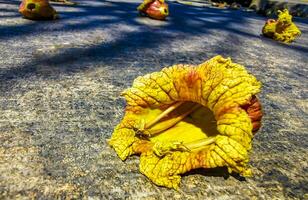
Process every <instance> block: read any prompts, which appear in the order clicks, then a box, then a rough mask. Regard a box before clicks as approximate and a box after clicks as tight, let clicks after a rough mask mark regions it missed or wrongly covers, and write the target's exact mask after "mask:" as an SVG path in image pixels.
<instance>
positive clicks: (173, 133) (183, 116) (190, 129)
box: [109, 56, 262, 189]
mask: <svg viewBox="0 0 308 200" xmlns="http://www.w3.org/2000/svg"><path fill="white" fill-rule="evenodd" d="M260 87H261V84H260V82H258V81H257V80H256V78H255V77H254V76H253V75H250V74H248V73H247V71H246V70H245V68H244V67H243V66H241V65H239V64H235V63H232V61H231V59H224V58H223V57H221V56H216V57H214V58H212V59H210V60H208V61H206V62H204V63H202V64H200V65H198V66H191V65H174V66H171V67H168V68H164V69H163V70H162V71H160V72H154V73H151V74H147V75H145V76H140V77H138V78H136V79H135V81H134V82H133V86H132V87H131V88H129V89H127V90H125V91H124V92H123V93H122V95H123V96H124V97H125V99H126V102H127V107H126V110H125V116H124V118H123V120H122V121H121V123H120V124H119V125H118V126H117V127H116V128H115V130H114V133H113V135H112V137H111V139H110V140H109V144H110V145H111V146H112V147H113V148H114V149H115V151H116V152H117V154H118V156H119V157H120V158H121V159H122V160H125V159H126V158H127V157H128V156H130V155H132V154H140V171H141V173H143V174H144V175H146V176H147V177H148V178H149V179H151V180H152V181H153V182H154V183H155V184H157V185H160V186H165V187H169V188H175V189H177V188H178V185H179V182H180V179H181V177H180V174H183V173H185V172H188V171H190V170H192V169H196V168H215V167H224V166H226V167H227V168H228V171H229V172H232V171H234V172H237V173H240V174H241V175H243V176H248V175H250V174H251V171H250V169H249V168H248V166H247V163H248V161H249V157H248V152H249V150H250V149H251V140H252V138H253V133H254V132H253V131H256V130H257V129H258V128H259V127H260V120H261V117H262V112H261V105H260V103H259V101H258V99H257V98H256V97H255V94H257V93H259V92H260Z"/></svg>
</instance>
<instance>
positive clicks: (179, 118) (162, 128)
mask: <svg viewBox="0 0 308 200" xmlns="http://www.w3.org/2000/svg"><path fill="white" fill-rule="evenodd" d="M182 103H183V102H181V104H182ZM178 106H179V105H177V107H178ZM200 107H201V105H200V104H196V105H194V106H193V107H192V108H191V109H189V110H187V111H186V112H184V113H182V114H181V115H179V116H177V117H175V118H172V119H171V120H170V121H169V122H168V123H165V124H164V126H162V124H160V125H161V127H160V128H159V129H156V130H155V129H154V130H149V132H150V134H151V136H153V135H155V134H158V133H160V132H162V131H165V130H167V129H169V128H171V127H172V126H174V125H176V124H177V123H179V122H180V121H182V119H184V118H185V117H186V116H187V115H189V114H191V113H192V112H194V111H195V110H197V109H198V108H200ZM168 109H169V108H168ZM168 109H167V110H168ZM172 110H174V109H172ZM170 112H171V111H170ZM170 112H168V113H170ZM159 117H160V119H162V118H163V117H161V115H159ZM154 121H155V123H157V122H158V121H159V120H157V118H156V119H155V120H154ZM155 123H154V124H153V123H151V126H153V125H155ZM146 127H149V126H146Z"/></svg>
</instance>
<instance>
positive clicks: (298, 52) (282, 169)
mask: <svg viewBox="0 0 308 200" xmlns="http://www.w3.org/2000/svg"><path fill="white" fill-rule="evenodd" d="M77 2H78V3H79V4H78V5H76V6H65V5H61V4H57V5H56V6H55V8H56V9H57V10H58V11H59V13H60V17H61V19H60V20H57V21H39V22H35V21H30V20H26V19H23V18H21V17H20V16H19V14H18V13H17V8H18V4H19V2H18V1H15V0H0V199H31V198H38V199H54V198H62V199H65V198H67V199H71V198H78V199H80V198H84V199H87V198H88V197H91V198H92V199H307V198H308V181H307V177H308V164H307V157H308V150H307V148H308V137H307V124H308V122H307V108H308V102H307V94H308V93H307V74H308V73H307V61H308V53H307V52H308V37H307V32H308V26H307V24H308V22H307V20H303V19H297V18H296V19H295V22H296V24H297V25H298V26H299V28H300V29H301V30H302V36H301V37H300V38H298V40H296V41H295V43H292V44H291V45H285V44H281V43H277V42H275V41H272V40H270V39H267V38H263V37H261V36H260V32H261V28H262V26H263V23H264V21H265V20H266V18H263V17H260V16H257V15H255V14H253V13H246V12H243V11H239V10H237V11H234V10H221V9H213V8H203V7H196V6H187V5H181V4H177V3H172V2H170V13H171V16H170V17H169V19H168V21H166V22H160V21H153V20H150V19H146V18H140V17H138V16H137V12H136V7H137V5H138V4H139V3H140V2H137V1H131V0H130V1H119V0H114V1H102V0H88V1H86V0H84V1H77ZM216 54H222V55H223V56H226V57H227V56H230V57H232V58H233V60H234V61H235V62H238V63H241V64H243V65H245V66H246V67H247V69H248V70H249V71H250V72H251V73H253V74H254V75H255V76H256V77H257V78H258V79H259V80H260V81H261V82H262V83H263V89H262V93H261V94H260V98H261V101H262V103H263V106H264V113H265V116H264V118H263V128H262V129H261V130H260V131H259V132H258V134H257V135H256V137H255V139H254V141H253V142H254V145H253V146H254V148H253V151H252V152H251V165H252V168H253V170H254V177H252V178H247V179H246V180H243V179H241V178H239V177H237V176H227V177H224V176H221V175H220V174H217V173H216V172H215V171H204V170H199V171H195V172H192V173H189V174H187V175H185V176H184V177H183V178H182V182H181V185H180V190H179V191H174V190H170V189H166V188H161V187H157V186H155V185H154V184H152V183H151V182H150V181H149V180H148V179H147V178H146V177H145V176H143V175H142V174H140V173H139V171H138V163H139V160H138V157H131V158H129V159H128V160H127V161H126V162H122V161H121V160H120V159H119V158H118V157H117V155H116V153H115V152H114V151H113V149H111V148H110V147H109V146H108V145H107V143H106V139H107V138H109V137H110V136H111V134H112V131H113V127H114V126H115V125H116V124H117V123H118V122H119V121H120V120H121V118H122V114H123V108H124V106H125V102H124V100H123V99H122V98H120V97H119V94H120V92H121V91H122V90H123V89H124V88H127V87H129V86H130V85H131V83H132V81H133V79H134V78H136V77H137V76H139V75H142V74H145V73H149V72H153V71H157V70H160V69H162V67H164V66H168V65H171V64H175V63H190V64H198V63H201V62H203V61H204V60H206V59H209V58H211V57H213V56H214V55H216Z"/></svg>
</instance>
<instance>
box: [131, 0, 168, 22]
mask: <svg viewBox="0 0 308 200" xmlns="http://www.w3.org/2000/svg"><path fill="white" fill-rule="evenodd" d="M137 10H138V11H139V12H140V13H142V14H145V15H147V16H149V17H151V18H153V19H158V20H164V19H165V18H166V17H167V16H168V15H169V9H168V5H167V4H166V3H165V1H164V0H144V2H143V3H142V4H141V5H140V6H138V8H137Z"/></svg>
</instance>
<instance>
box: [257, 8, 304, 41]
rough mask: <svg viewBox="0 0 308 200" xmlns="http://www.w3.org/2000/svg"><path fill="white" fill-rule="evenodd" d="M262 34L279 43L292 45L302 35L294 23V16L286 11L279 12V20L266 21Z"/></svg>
mask: <svg viewBox="0 0 308 200" xmlns="http://www.w3.org/2000/svg"><path fill="white" fill-rule="evenodd" d="M262 34H263V35H264V36H265V37H269V38H272V39H274V40H277V41H281V42H285V43H291V42H293V40H295V39H296V38H297V37H298V36H300V35H301V31H300V30H299V29H298V28H297V26H296V25H295V24H294V23H293V22H292V15H290V14H289V11H288V10H287V9H285V10H283V11H280V10H279V11H278V19H277V20H274V19H269V20H267V21H266V23H265V25H264V26H263V28H262Z"/></svg>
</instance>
